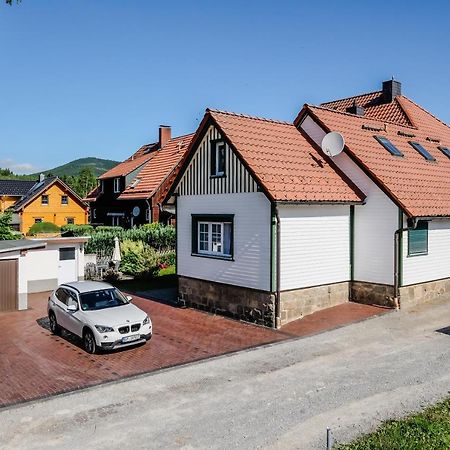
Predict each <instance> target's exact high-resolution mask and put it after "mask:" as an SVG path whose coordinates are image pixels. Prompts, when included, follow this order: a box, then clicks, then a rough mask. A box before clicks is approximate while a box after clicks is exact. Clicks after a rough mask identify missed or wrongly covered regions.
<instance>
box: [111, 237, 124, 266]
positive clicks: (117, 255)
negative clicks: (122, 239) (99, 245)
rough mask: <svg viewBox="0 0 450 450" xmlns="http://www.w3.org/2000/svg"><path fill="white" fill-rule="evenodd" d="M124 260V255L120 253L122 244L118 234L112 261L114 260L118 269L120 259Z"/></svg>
mask: <svg viewBox="0 0 450 450" xmlns="http://www.w3.org/2000/svg"><path fill="white" fill-rule="evenodd" d="M121 260H122V255H121V254H120V244H119V238H118V237H117V236H116V237H115V238H114V251H113V255H112V261H113V262H114V264H115V266H116V269H118V268H119V264H120V261H121Z"/></svg>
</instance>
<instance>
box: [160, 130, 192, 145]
mask: <svg viewBox="0 0 450 450" xmlns="http://www.w3.org/2000/svg"><path fill="white" fill-rule="evenodd" d="M194 134H195V132H194V133H186V134H180V135H179V136H175V137H173V138H170V139H169V140H168V142H170V141H174V140H176V139H181V138H184V137H187V136H194ZM166 145H167V142H166Z"/></svg>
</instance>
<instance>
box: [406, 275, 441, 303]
mask: <svg viewBox="0 0 450 450" xmlns="http://www.w3.org/2000/svg"><path fill="white" fill-rule="evenodd" d="M440 299H445V300H447V299H448V300H450V278H445V279H443V280H437V281H429V282H427V283H420V284H414V285H411V286H403V287H401V288H400V307H401V308H409V307H412V306H416V305H418V304H420V303H426V302H431V301H435V300H440Z"/></svg>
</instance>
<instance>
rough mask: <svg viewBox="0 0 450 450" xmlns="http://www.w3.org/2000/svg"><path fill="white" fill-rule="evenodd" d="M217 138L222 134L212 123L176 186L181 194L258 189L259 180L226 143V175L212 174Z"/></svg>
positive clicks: (220, 137)
mask: <svg viewBox="0 0 450 450" xmlns="http://www.w3.org/2000/svg"><path fill="white" fill-rule="evenodd" d="M215 139H222V136H221V135H220V133H219V132H218V131H217V130H216V129H215V127H213V126H210V127H209V129H208V131H207V132H206V134H205V136H204V138H203V139H202V141H201V142H200V144H199V145H198V148H197V150H196V152H195V153H194V156H193V157H192V160H191V162H190V163H189V166H188V167H187V168H186V170H185V172H184V174H183V177H182V178H181V180H180V182H179V184H178V186H177V192H178V194H179V195H205V194H234V193H240V192H257V191H258V185H257V183H256V182H255V181H254V179H253V178H252V176H251V174H250V173H249V172H248V171H247V169H246V168H245V167H244V166H243V164H242V163H241V162H240V160H239V159H238V157H237V156H236V154H235V153H234V152H233V151H232V150H231V148H230V147H229V145H228V144H226V145H225V149H226V150H225V177H211V176H210V175H211V173H210V170H211V169H210V167H211V141H212V140H215Z"/></svg>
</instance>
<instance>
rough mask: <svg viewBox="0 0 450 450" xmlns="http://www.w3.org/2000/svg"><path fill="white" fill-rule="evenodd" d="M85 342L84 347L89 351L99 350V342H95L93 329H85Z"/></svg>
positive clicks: (92, 352)
mask: <svg viewBox="0 0 450 450" xmlns="http://www.w3.org/2000/svg"><path fill="white" fill-rule="evenodd" d="M83 342H84V349H85V350H86V351H87V352H88V353H90V354H94V353H95V352H96V351H97V344H96V343H95V338H94V335H93V334H92V331H91V330H86V331H85V333H84V337H83Z"/></svg>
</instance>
